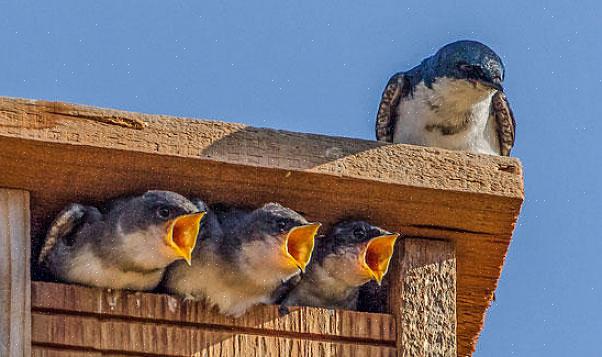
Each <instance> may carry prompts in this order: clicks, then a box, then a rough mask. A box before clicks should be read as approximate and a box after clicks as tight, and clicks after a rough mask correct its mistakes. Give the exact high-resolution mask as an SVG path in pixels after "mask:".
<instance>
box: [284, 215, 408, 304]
mask: <svg viewBox="0 0 602 357" xmlns="http://www.w3.org/2000/svg"><path fill="white" fill-rule="evenodd" d="M398 237H399V234H396V233H390V232H387V231H385V230H383V229H382V228H379V227H375V226H373V225H371V224H369V223H367V222H364V221H344V222H341V223H339V224H337V225H335V226H334V228H333V229H332V230H331V231H330V233H329V234H327V235H326V236H325V237H321V238H320V239H318V243H317V245H316V253H315V257H314V259H313V260H312V262H311V263H310V265H309V266H308V268H307V271H306V273H305V274H304V275H303V277H302V278H301V281H300V282H299V284H298V285H297V286H296V287H295V288H294V289H293V290H292V291H291V292H290V294H289V295H288V296H287V297H286V298H285V299H284V301H283V303H282V305H283V306H285V307H286V306H316V307H323V308H329V309H348V310H355V309H356V307H357V298H358V293H359V289H360V287H361V286H362V285H364V284H366V283H368V282H370V281H375V282H376V283H378V284H380V283H381V282H382V280H383V277H384V276H385V274H387V271H388V269H389V262H390V261H391V257H392V255H393V251H394V247H395V242H396V240H397V238H398ZM283 310H284V311H286V309H285V308H284V309H283V308H281V311H283Z"/></svg>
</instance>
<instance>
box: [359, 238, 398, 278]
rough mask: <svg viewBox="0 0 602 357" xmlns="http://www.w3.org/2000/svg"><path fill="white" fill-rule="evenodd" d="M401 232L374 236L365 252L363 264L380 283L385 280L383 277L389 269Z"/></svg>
mask: <svg viewBox="0 0 602 357" xmlns="http://www.w3.org/2000/svg"><path fill="white" fill-rule="evenodd" d="M398 237H399V234H397V233H395V234H386V235H382V236H378V237H375V238H372V239H371V240H370V241H369V242H368V245H366V250H365V254H364V261H363V262H362V263H363V266H364V268H365V269H366V270H367V271H368V273H369V274H370V276H371V277H372V279H374V280H376V282H377V283H378V285H380V284H381V283H382V281H383V277H384V276H385V274H387V271H388V270H389V263H390V262H391V257H392V256H393V249H394V247H395V242H396V241H397V238H398Z"/></svg>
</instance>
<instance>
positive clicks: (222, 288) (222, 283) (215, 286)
mask: <svg viewBox="0 0 602 357" xmlns="http://www.w3.org/2000/svg"><path fill="white" fill-rule="evenodd" d="M214 208H215V207H214ZM311 226H315V231H317V228H318V227H319V225H317V226H316V225H315V224H314V225H311ZM296 227H300V228H302V227H310V224H308V222H307V220H306V219H305V218H303V217H302V216H301V215H300V214H298V213H296V212H295V211H293V210H291V209H289V208H286V207H283V206H281V205H279V204H276V203H269V204H266V205H264V206H263V207H261V208H258V209H255V210H246V209H236V208H223V207H222V208H216V209H215V210H209V211H208V213H207V217H206V221H205V225H204V226H203V229H202V231H201V232H202V233H201V234H200V235H199V239H198V249H197V250H196V251H195V253H194V255H193V262H192V265H191V266H186V265H184V264H180V263H176V264H174V265H173V266H171V267H170V268H169V269H168V271H167V273H166V279H165V283H164V287H165V288H166V289H167V290H168V291H170V292H172V293H177V294H179V295H181V296H184V297H186V298H189V299H193V300H204V301H205V302H206V303H207V304H208V305H209V306H215V307H217V308H218V310H219V311H220V313H223V314H226V315H230V316H240V315H242V314H243V313H244V312H245V311H247V310H248V309H249V308H250V307H252V306H254V305H257V304H270V303H273V302H274V301H275V300H276V299H277V298H278V295H279V294H281V287H282V286H283V283H284V282H287V281H289V280H290V279H292V278H295V277H296V276H298V275H299V273H300V270H301V268H300V267H298V266H295V265H294V264H292V263H291V262H289V261H288V260H287V259H290V258H289V257H287V256H286V254H287V253H285V251H283V243H286V242H285V241H284V240H283V239H284V238H283V237H284V236H286V235H287V232H289V231H291V230H294V229H295V228H296ZM310 228H311V227H310ZM315 231H314V232H313V234H312V236H311V242H310V243H311V248H312V249H313V235H315ZM309 253H310V254H311V251H310V252H309ZM308 259H309V257H308ZM302 268H304V266H303V267H302Z"/></svg>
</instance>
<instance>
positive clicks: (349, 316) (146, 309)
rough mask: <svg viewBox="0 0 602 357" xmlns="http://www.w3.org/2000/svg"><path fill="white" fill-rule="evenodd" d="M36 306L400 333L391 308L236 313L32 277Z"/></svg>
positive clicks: (247, 325)
mask: <svg viewBox="0 0 602 357" xmlns="http://www.w3.org/2000/svg"><path fill="white" fill-rule="evenodd" d="M32 307H33V310H34V311H52V312H58V313H64V314H73V313H78V314H81V313H84V314H87V315H93V316H95V317H101V316H105V317H110V316H115V317H120V318H129V319H136V320H138V321H140V320H143V321H147V320H148V321H157V322H165V323H176V324H177V323H185V324H187V325H192V326H199V327H200V328H203V327H204V328H207V327H212V326H221V327H227V328H230V329H234V330H238V331H243V332H253V333H258V334H270V333H271V334H275V333H280V334H282V333H287V334H288V335H292V334H300V335H319V336H321V337H322V338H331V339H340V338H342V339H355V340H358V341H375V342H377V343H387V342H389V343H392V342H394V341H395V339H396V334H395V321H394V319H393V317H392V316H391V315H388V314H363V313H358V312H354V311H329V310H325V309H317V308H310V307H303V308H291V313H290V314H288V315H286V316H283V317H281V316H279V314H278V308H277V306H258V307H256V308H255V309H253V310H252V311H250V312H248V313H246V314H245V315H244V316H242V317H240V318H238V319H234V318H230V317H226V316H223V315H220V314H218V313H216V312H214V311H211V310H208V309H206V308H205V307H204V306H203V304H201V303H199V302H192V301H186V302H183V301H181V300H179V299H177V298H174V297H172V296H169V295H163V294H151V293H142V292H128V291H121V290H115V291H108V290H104V289H97V288H89V287H84V286H79V285H67V284H58V283H49V282H33V283H32Z"/></svg>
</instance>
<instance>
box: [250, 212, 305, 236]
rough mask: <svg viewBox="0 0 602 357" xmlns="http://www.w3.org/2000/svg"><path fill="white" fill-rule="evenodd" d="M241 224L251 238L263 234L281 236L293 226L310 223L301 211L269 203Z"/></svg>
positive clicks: (252, 213)
mask: <svg viewBox="0 0 602 357" xmlns="http://www.w3.org/2000/svg"><path fill="white" fill-rule="evenodd" d="M244 223H245V224H242V225H240V226H239V227H241V229H243V230H244V232H245V233H247V236H248V237H250V238H251V239H261V238H262V237H263V236H266V235H268V236H281V235H283V234H284V233H286V232H288V231H290V230H291V229H292V228H294V227H297V226H301V225H304V224H308V222H307V220H306V219H305V218H304V217H303V216H301V215H300V214H299V213H297V212H295V211H293V210H292V209H290V208H287V207H284V206H282V205H280V204H278V203H268V204H265V205H264V206H263V207H261V208H258V209H256V210H255V211H253V212H251V213H250V214H249V215H248V216H247V217H246V219H245V222H244Z"/></svg>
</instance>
